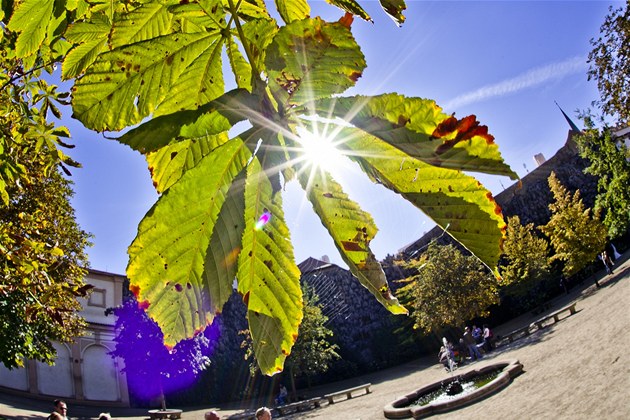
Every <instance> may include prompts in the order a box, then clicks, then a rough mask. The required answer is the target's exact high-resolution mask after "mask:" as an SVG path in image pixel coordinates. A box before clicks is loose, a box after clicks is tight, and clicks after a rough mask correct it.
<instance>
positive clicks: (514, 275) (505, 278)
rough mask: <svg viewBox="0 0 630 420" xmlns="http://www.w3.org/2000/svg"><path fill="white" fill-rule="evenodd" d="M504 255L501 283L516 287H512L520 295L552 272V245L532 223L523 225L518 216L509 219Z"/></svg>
mask: <svg viewBox="0 0 630 420" xmlns="http://www.w3.org/2000/svg"><path fill="white" fill-rule="evenodd" d="M502 257H503V258H502V263H501V277H502V280H501V286H507V285H513V286H517V287H512V289H513V290H515V292H516V294H518V295H524V294H527V293H528V292H529V291H530V290H531V289H532V288H533V286H535V285H536V284H538V283H539V282H540V281H541V280H543V279H544V278H546V277H547V276H548V275H549V268H550V267H549V261H548V259H549V244H548V243H547V241H546V240H545V239H544V238H541V237H539V236H537V235H536V232H535V228H534V224H533V223H529V224H527V225H525V226H523V225H521V221H520V218H519V217H518V216H512V217H509V218H508V226H507V232H506V238H505V241H504V242H503V256H502Z"/></svg>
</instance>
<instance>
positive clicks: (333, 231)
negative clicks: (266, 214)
mask: <svg viewBox="0 0 630 420" xmlns="http://www.w3.org/2000/svg"><path fill="white" fill-rule="evenodd" d="M299 179H300V183H301V184H302V188H304V190H305V191H306V194H307V196H308V199H309V201H310V202H311V203H312V204H313V208H314V210H315V213H317V215H318V216H319V218H320V220H321V221H322V224H323V225H324V227H326V229H327V230H328V233H330V236H332V238H333V240H334V241H335V246H336V247H337V249H338V250H339V253H340V254H341V257H342V258H343V260H344V261H345V262H346V264H348V267H350V271H352V274H354V275H355V276H357V278H358V279H359V281H360V282H361V284H362V285H363V286H365V287H366V288H367V289H368V290H369V291H370V293H372V294H373V295H374V296H375V297H376V299H377V300H378V301H379V302H381V303H382V304H383V306H385V307H386V308H387V309H388V310H389V311H390V312H392V313H394V314H406V313H407V310H406V309H405V308H404V307H403V306H402V305H400V303H398V299H396V298H395V297H394V295H393V294H392V293H391V290H390V289H389V285H388V284H387V279H386V278H385V273H384V272H383V269H382V267H381V264H380V263H379V262H378V261H377V260H376V258H375V257H374V254H373V253H372V251H371V250H370V242H371V241H372V239H373V238H374V235H376V232H377V228H376V226H375V225H374V220H373V219H372V216H370V215H369V213H366V212H365V211H363V210H361V208H360V207H359V206H358V205H357V204H356V203H355V202H354V201H352V200H350V199H349V198H348V196H347V195H346V194H345V193H344V192H343V190H342V188H341V186H340V185H339V184H338V183H337V182H335V181H334V180H333V179H332V177H331V176H330V175H329V174H328V173H325V174H322V173H321V172H320V170H318V169H314V170H313V171H309V170H302V171H301V172H300V174H299Z"/></svg>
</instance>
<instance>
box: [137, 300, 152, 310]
mask: <svg viewBox="0 0 630 420" xmlns="http://www.w3.org/2000/svg"><path fill="white" fill-rule="evenodd" d="M149 306H151V303H150V302H149V301H148V300H143V301H142V302H138V308H140V309H144V310H145V311H146V310H147V309H149Z"/></svg>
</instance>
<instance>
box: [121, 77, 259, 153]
mask: <svg viewBox="0 0 630 420" xmlns="http://www.w3.org/2000/svg"><path fill="white" fill-rule="evenodd" d="M258 101H259V100H258V98H256V97H255V96H253V95H251V94H250V93H249V92H247V91H246V90H243V89H235V90H232V91H230V92H227V93H226V94H225V95H223V96H221V97H220V98H218V99H216V100H214V101H212V102H210V103H207V104H205V105H202V106H200V107H199V108H198V109H195V110H191V111H180V112H176V113H173V114H171V115H165V116H162V117H157V118H153V119H152V120H150V121H147V122H146V123H144V124H142V125H141V126H139V127H137V128H134V129H133V130H130V131H128V132H127V133H125V134H123V135H122V136H121V137H119V138H118V139H117V140H118V141H119V142H121V143H123V144H126V145H128V146H129V147H131V148H132V149H134V150H137V151H139V152H140V153H149V152H154V151H156V150H158V149H160V148H162V147H164V146H167V145H169V144H171V143H173V142H177V141H181V140H184V139H193V140H194V139H201V138H205V137H207V136H212V135H216V134H220V133H223V132H225V131H228V130H229V129H230V128H231V127H232V126H233V125H234V124H236V123H237V122H239V121H242V120H244V119H245V118H247V116H248V115H249V114H252V113H253V112H255V110H256V109H257V107H258Z"/></svg>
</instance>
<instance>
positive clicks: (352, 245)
mask: <svg viewBox="0 0 630 420" xmlns="http://www.w3.org/2000/svg"><path fill="white" fill-rule="evenodd" d="M341 245H342V246H343V249H344V250H345V251H363V248H361V245H359V244H358V243H356V242H353V241H341Z"/></svg>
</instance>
